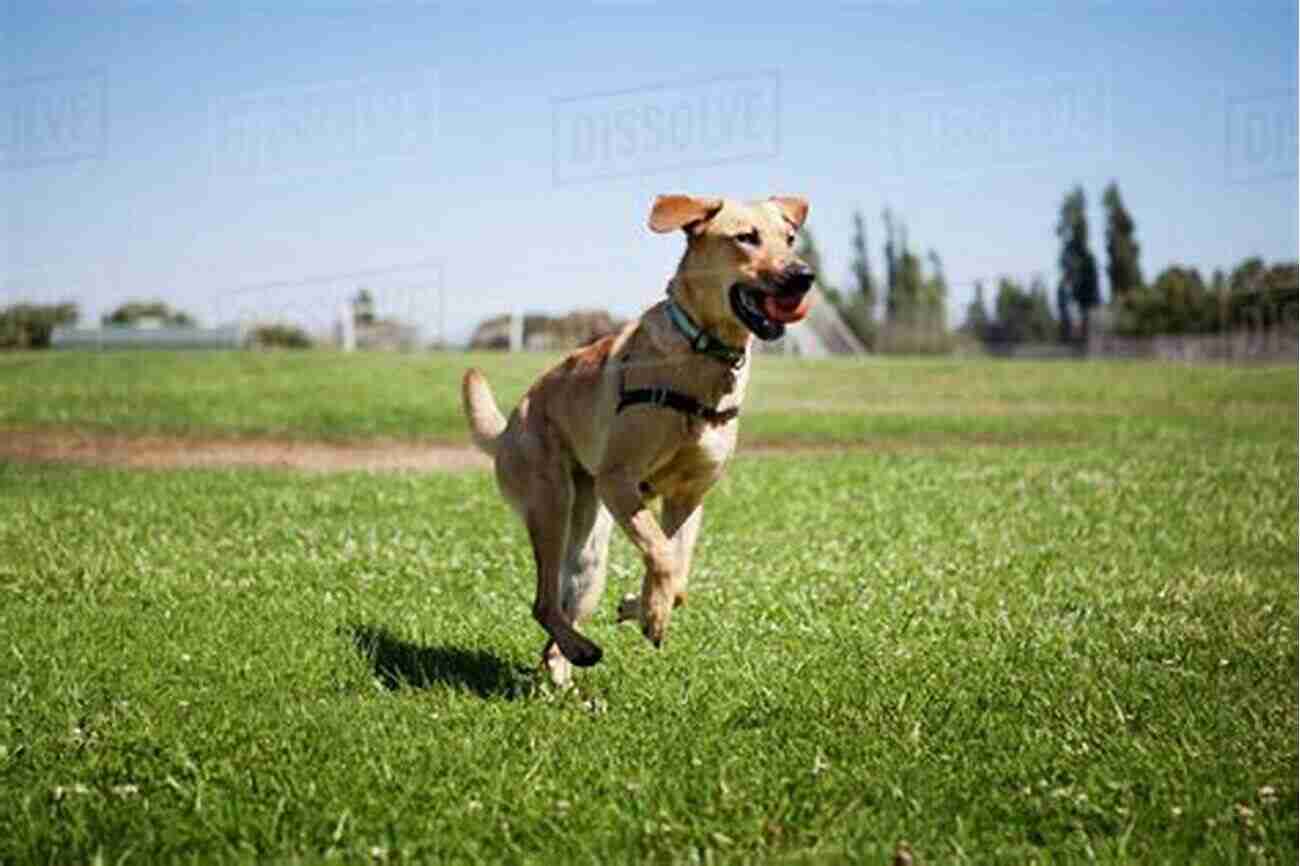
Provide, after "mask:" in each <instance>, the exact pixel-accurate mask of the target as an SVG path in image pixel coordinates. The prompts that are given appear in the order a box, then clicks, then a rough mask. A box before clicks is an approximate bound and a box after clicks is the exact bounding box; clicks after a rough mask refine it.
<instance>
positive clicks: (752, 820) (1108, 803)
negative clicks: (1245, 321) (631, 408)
mask: <svg viewBox="0 0 1300 866" xmlns="http://www.w3.org/2000/svg"><path fill="white" fill-rule="evenodd" d="M467 361H473V362H474V363H479V364H480V365H482V366H485V367H486V368H487V369H488V372H489V376H490V377H491V378H492V379H493V381H494V384H497V385H498V392H499V394H501V395H502V396H503V402H509V401H510V400H512V399H513V397H514V396H516V395H517V394H518V393H520V391H521V390H522V388H523V387H524V386H525V384H526V383H527V381H528V380H529V379H530V378H531V376H532V375H533V374H534V373H535V372H536V371H537V370H538V369H539V368H540V367H541V366H542V365H543V363H544V359H540V358H534V357H524V358H516V359H511V358H504V357H499V356H497V357H487V356H482V357H477V358H473V359H466V358H465V357H463V356H454V355H453V356H434V357H430V356H405V357H393V356H380V355H372V356H366V355H360V356H356V357H355V358H347V359H345V358H342V357H340V356H335V355H330V354H328V353H306V354H302V355H292V354H264V355H258V354H238V355H236V354H231V355H200V354H194V355H157V354H138V355H137V354H131V355H74V354H65V355H57V354H30V355H21V356H20V355H9V356H0V429H3V428H9V429H23V430H32V429H37V430H42V429H49V430H54V429H64V428H69V427H75V428H78V429H83V430H113V431H118V432H121V431H125V432H128V433H159V432H163V433H168V434H174V435H177V436H194V437H210V436H217V437H223V436H228V437H239V436H277V437H297V438H305V439H312V438H329V439H336V440H355V439H366V438H370V437H382V438H393V439H411V440H420V439H427V440H431V441H464V438H465V437H464V434H463V433H462V427H461V424H462V422H461V421H460V419H459V416H458V409H457V406H456V402H457V400H458V397H457V395H456V391H455V381H456V378H457V376H458V373H459V371H460V370H461V369H462V368H463V366H464V365H465V364H466V363H467ZM1296 389H1297V376H1296V369H1295V368H1294V367H1291V368H1283V369H1268V368H1235V369H1234V368H1217V367H1181V366H1172V365H1150V366H1146V365H1136V364H1132V365H1130V364H1109V363H1077V364H1074V363H1071V364H1066V363H1051V364H1012V363H996V362H974V361H966V362H960V361H942V362H921V361H897V362H894V361H891V362H880V361H874V362H860V363H838V362H836V363H832V362H821V363H814V362H803V363H798V362H792V361H787V360H783V359H768V358H764V359H762V360H761V361H760V366H759V368H758V373H757V376H756V380H755V384H754V386H753V392H752V400H751V402H750V404H749V406H748V407H747V414H746V416H744V417H743V418H742V427H743V428H744V432H743V433H742V439H743V440H744V442H746V443H748V444H751V445H752V444H756V443H761V442H768V443H806V444H810V445H818V446H822V447H819V448H818V449H817V450H814V451H811V452H808V451H805V452H798V451H796V452H791V453H788V454H782V453H779V452H775V451H773V450H772V449H768V450H767V451H765V453H764V455H763V456H751V457H744V456H742V457H741V458H740V459H738V460H737V461H736V463H735V465H733V466H732V468H731V470H730V472H729V474H728V476H727V478H726V479H725V480H724V481H723V482H722V483H721V484H720V485H719V487H718V488H717V489H716V490H715V491H714V492H713V493H712V494H711V496H710V498H709V500H708V501H707V504H706V517H705V529H704V533H703V536H702V540H701V542H700V547H699V550H698V552H697V555H696V567H695V570H694V574H693V580H692V591H691V603H690V605H689V606H688V607H686V608H684V609H682V610H681V611H679V612H678V614H677V616H676V617H675V618H674V620H673V625H672V630H671V632H670V634H669V637H668V641H667V643H666V644H665V648H664V649H663V650H662V651H661V652H655V651H654V650H653V649H651V648H650V647H649V645H648V644H647V643H646V642H645V641H644V639H643V638H641V636H640V634H639V633H638V632H637V630H636V629H635V628H633V627H631V626H621V627H620V626H616V625H615V624H614V623H613V605H612V604H611V603H610V602H612V601H613V599H615V598H616V597H617V596H618V595H619V594H621V593H622V592H623V591H625V590H628V589H630V588H631V587H632V586H633V585H634V584H636V583H638V582H639V580H640V572H639V566H638V564H637V562H636V561H635V558H634V557H633V556H632V554H631V551H630V548H629V546H628V545H627V544H626V543H625V542H622V541H621V540H620V541H619V542H618V543H617V546H616V549H615V559H614V563H613V566H612V572H611V576H610V591H609V593H608V596H607V603H606V605H605V606H604V607H603V608H602V613H601V614H599V615H598V618H597V621H596V622H595V623H594V624H593V626H592V628H591V633H592V634H593V636H594V637H595V638H596V639H597V641H598V642H600V643H601V644H602V645H603V646H604V648H605V651H606V655H605V660H604V661H603V662H602V663H601V664H600V665H599V666H597V667H596V668H593V669H591V670H590V671H586V672H583V673H582V674H580V675H579V680H578V684H577V686H576V687H575V688H574V689H572V690H570V691H568V692H556V691H555V690H553V689H551V688H550V687H549V686H545V685H543V683H542V681H541V679H540V678H539V676H538V675H537V674H536V673H535V670H534V666H535V662H536V656H537V652H538V650H539V649H540V646H541V632H540V630H539V629H537V628H536V626H534V625H533V624H532V622H531V620H530V619H529V617H528V606H529V602H530V601H531V582H532V557H531V553H530V552H529V550H528V547H527V545H526V543H525V540H524V535H523V532H522V529H521V528H520V527H519V526H518V524H517V522H516V521H515V519H514V517H513V515H511V514H509V513H508V511H507V509H506V507H505V506H504V505H503V503H502V502H501V501H500V499H499V497H498V496H497V494H496V492H495V489H494V487H493V484H492V481H491V478H490V476H489V475H488V474H487V473H480V472H471V473H461V474H442V475H439V474H433V475H402V474H388V475H367V474H361V473H343V474H334V475H315V476H312V475H301V474H293V473H287V472H274V471H213V470H205V471H193V470H191V471H173V472H129V471H125V470H120V469H112V468H86V467H73V466H67V465H24V464H16V463H7V464H6V463H2V462H0V599H2V601H0V636H2V637H0V863H11V862H12V863H27V862H41V863H44V862H49V863H75V862H89V861H92V860H95V861H102V862H106V863H116V862H160V861H169V860H185V861H215V860H259V861H272V862H319V861H321V860H324V859H340V860H343V861H348V862H380V861H386V862H402V861H411V860H437V861H446V862H458V863H459V862H502V861H507V862H547V863H558V862H575V863H606V862H625V861H638V862H640V861H650V862H664V863H667V862H705V863H707V862H754V861H762V862H789V863H862V862H870V863H889V862H891V860H892V857H893V853H894V850H895V846H896V845H898V843H899V842H900V841H901V840H907V841H908V843H910V846H911V849H912V850H913V852H914V855H915V862H917V863H946V862H977V863H1026V862H1040V863H1059V862H1086V861H1091V860H1096V861H1101V862H1110V863H1144V864H1151V863H1170V864H1175V863H1192V862H1199V863H1235V862H1241V863H1294V862H1296V859H1297V853H1298V845H1300V843H1298V831H1297V820H1298V815H1297V797H1298V795H1300V794H1298V791H1297V781H1296V779H1297V769H1298V764H1300V758H1298V756H1297V728H1298V724H1300V723H1298V720H1297V682H1298V681H1300V668H1298V660H1297V631H1298V613H1297V579H1298V575H1297V521H1298V520H1300V514H1298V509H1297V406H1296ZM748 410H752V411H748ZM3 435H4V434H3V432H0V436H3ZM837 446H846V447H845V448H843V449H838V448H837ZM742 454H743V450H742Z"/></svg>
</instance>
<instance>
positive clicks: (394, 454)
mask: <svg viewBox="0 0 1300 866" xmlns="http://www.w3.org/2000/svg"><path fill="white" fill-rule="evenodd" d="M1059 444H1067V443H1066V442H1064V441H1062V440H1061V438H1060V437H1017V438H1015V439H1010V438H1005V437H999V436H988V435H983V436H981V435H971V436H961V437H940V438H937V439H936V438H935V437H933V436H922V437H886V438H877V439H866V440H860V441H856V442H843V441H840V442H816V441H800V440H759V441H755V442H745V441H742V442H741V443H740V447H739V450H738V455H739V456H741V457H763V456H774V455H783V454H790V455H795V454H810V453H811V454H833V453H844V452H874V453H915V452H932V451H942V450H945V449H950V448H972V447H974V448H1009V447H1025V446H1030V445H1059ZM0 460H12V461H18V462H22V463H40V462H54V463H80V464H85V465H92V466H123V467H128V468H133V469H191V468H229V467H235V468H241V467H246V468H264V469H292V470H298V471H302V472H356V471H361V472H465V471H471V470H483V469H490V468H491V466H492V462H491V460H490V459H489V458H487V457H486V456H484V455H483V454H482V453H480V452H479V451H478V450H476V449H474V448H472V447H470V446H469V445H461V444H457V443H448V442H412V441H403V440H395V439H377V440H370V441H366V442H356V443H339V442H320V441H310V440H295V439H271V438H247V439H233V438H232V439H222V438H216V437H185V436H159V435H154V436H128V435H122V434H119V433H105V432H95V431H68V430H55V431H47V430H5V431H0Z"/></svg>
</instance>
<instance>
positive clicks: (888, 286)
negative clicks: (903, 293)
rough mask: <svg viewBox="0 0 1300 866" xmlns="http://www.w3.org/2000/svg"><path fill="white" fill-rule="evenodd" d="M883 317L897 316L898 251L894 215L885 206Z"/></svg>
mask: <svg viewBox="0 0 1300 866" xmlns="http://www.w3.org/2000/svg"><path fill="white" fill-rule="evenodd" d="M882 216H883V218H884V221H885V318H886V319H888V320H889V321H891V322H893V321H895V320H896V319H897V318H898V312H899V311H898V253H897V247H896V245H895V243H894V217H893V215H892V214H891V213H890V212H889V208H885V212H884V214H883V215H882Z"/></svg>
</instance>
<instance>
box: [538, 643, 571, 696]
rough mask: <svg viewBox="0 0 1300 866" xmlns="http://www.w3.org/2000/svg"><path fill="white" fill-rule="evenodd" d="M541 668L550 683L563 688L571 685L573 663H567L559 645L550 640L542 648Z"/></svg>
mask: <svg viewBox="0 0 1300 866" xmlns="http://www.w3.org/2000/svg"><path fill="white" fill-rule="evenodd" d="M542 669H543V670H544V671H546V675H547V676H548V677H549V678H550V680H551V685H553V686H555V687H556V688H560V689H564V688H568V687H569V686H571V685H573V665H571V664H569V660H568V659H566V658H565V657H564V656H563V654H561V653H560V649H559V647H557V646H556V645H555V642H554V641H551V642H550V643H548V644H547V645H546V649H544V650H542Z"/></svg>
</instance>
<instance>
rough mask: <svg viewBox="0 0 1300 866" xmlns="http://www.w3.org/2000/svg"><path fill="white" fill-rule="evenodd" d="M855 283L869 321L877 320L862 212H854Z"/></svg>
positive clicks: (873, 283) (859, 299) (853, 264)
mask: <svg viewBox="0 0 1300 866" xmlns="http://www.w3.org/2000/svg"><path fill="white" fill-rule="evenodd" d="M850 267H851V268H852V270H853V281H854V282H855V283H856V284H857V288H858V295H859V298H858V299H857V300H858V303H860V304H861V305H862V306H863V308H864V310H865V312H866V316H867V320H868V321H873V320H874V319H875V313H876V281H875V278H874V277H873V276H872V274H871V258H870V253H868V252H867V229H866V225H865V224H864V222H863V219H862V211H856V210H855V211H854V212H853V262H852V264H851V266H850Z"/></svg>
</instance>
